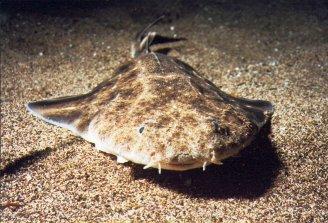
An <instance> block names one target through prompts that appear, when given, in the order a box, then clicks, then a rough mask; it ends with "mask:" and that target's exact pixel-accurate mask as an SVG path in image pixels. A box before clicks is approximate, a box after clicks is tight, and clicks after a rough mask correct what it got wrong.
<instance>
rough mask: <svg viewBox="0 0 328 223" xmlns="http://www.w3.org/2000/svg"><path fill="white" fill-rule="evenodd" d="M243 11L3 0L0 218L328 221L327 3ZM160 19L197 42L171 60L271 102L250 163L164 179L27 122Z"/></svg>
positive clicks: (100, 70) (122, 55)
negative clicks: (43, 102) (40, 103)
mask: <svg viewBox="0 0 328 223" xmlns="http://www.w3.org/2000/svg"><path fill="white" fill-rule="evenodd" d="M145 2H146V1H145ZM241 2H243V1H233V2H229V1H209V2H207V1H192V2H191V1H190V2H187V1H162V2H160V1H157V2H156V1H147V4H143V2H137V1H133V2H129V1H123V2H122V1H107V2H83V1H72V2H70V4H67V3H66V4H63V3H60V2H57V3H56V2H52V3H46V2H45V3H36V2H34V3H33V4H32V3H28V2H14V3H8V4H5V3H3V5H2V6H4V7H2V9H1V11H0V25H1V30H0V32H1V33H0V34H1V165H0V168H1V174H0V177H1V178H0V180H1V196H0V202H1V203H0V204H1V207H0V218H1V221H3V222H29V221H40V222H50V221H53V222H64V221H90V222H102V221H125V220H135V221H138V222H139V221H144V220H146V221H160V222H164V221H169V222H171V221H174V222H175V221H183V222H190V221H191V222H325V221H326V222H327V220H328V202H327V200H328V191H327V190H328V189H327V188H328V179H327V173H328V168H327V166H328V165H327V163H328V145H327V144H328V128H327V125H328V9H327V8H328V5H327V3H325V2H324V1H303V3H299V4H298V3H297V1H293V2H292V3H289V1H276V2H272V1H267V2H265V3H263V1H258V2H257V1H252V4H245V3H241ZM261 2H262V3H261ZM163 12H166V13H169V18H170V19H166V20H165V21H164V22H163V23H161V24H160V25H159V26H157V27H156V30H157V31H158V32H160V33H165V34H166V35H170V36H173V35H175V34H176V35H177V36H181V37H186V38H187V39H188V41H187V42H186V44H185V45H184V46H183V47H181V48H179V49H177V50H175V51H174V52H173V53H174V55H175V56H177V57H178V58H180V59H181V60H182V61H184V62H186V63H188V64H189V65H191V66H192V67H194V68H195V69H196V70H198V71H200V73H202V74H203V75H205V76H206V77H208V78H209V79H210V80H212V81H213V82H214V83H215V84H216V85H217V86H219V87H220V88H221V89H223V90H224V91H226V92H228V93H231V94H233V95H239V96H243V97H247V98H254V99H265V100H269V101H271V102H273V103H274V104H275V108H276V111H275V113H274V115H273V117H272V120H271V123H269V124H268V125H267V126H265V128H264V129H263V130H262V131H261V132H260V134H259V136H258V138H257V139H256V140H255V141H254V142H253V143H252V145H250V146H249V147H247V148H246V149H244V150H243V151H242V153H241V154H240V156H238V157H233V158H230V159H228V160H226V161H225V162H224V165H222V166H210V167H208V168H207V170H206V171H205V172H202V171H201V170H193V171H187V172H182V173H178V172H171V171H163V172H162V174H161V175H159V174H158V173H157V171H156V170H152V169H149V170H143V169H142V167H141V166H139V165H134V164H131V163H128V164H125V165H121V164H117V163H116V161H115V158H114V157H113V156H111V155H107V154H104V153H101V152H97V151H96V150H95V149H94V146H93V145H92V144H90V143H88V142H86V141H84V140H82V139H80V138H78V137H75V136H73V135H72V134H71V133H70V132H68V131H66V130H64V129H61V128H57V127H55V126H52V125H49V124H46V123H44V122H42V121H40V120H37V119H36V118H34V117H32V116H31V115H30V114H28V113H27V111H26V109H25V104H26V102H29V101H32V100H38V99H42V98H50V97H58V96H65V95H74V94H81V93H85V92H87V91H88V90H90V89H91V88H92V87H94V86H96V85H97V83H99V82H100V81H101V80H103V79H104V78H106V77H110V76H111V75H112V73H113V71H114V70H115V68H116V67H117V66H118V65H119V64H121V63H123V62H124V61H127V60H129V49H130V48H129V47H130V41H131V38H132V36H133V35H134V34H135V33H136V32H137V31H139V30H140V29H141V28H142V27H144V26H145V25H146V24H147V23H148V22H150V21H151V20H152V19H154V18H156V17H157V16H159V15H161V14H162V13H163ZM127 118H128V117H127Z"/></svg>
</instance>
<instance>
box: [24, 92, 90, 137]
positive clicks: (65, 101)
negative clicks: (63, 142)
mask: <svg viewBox="0 0 328 223" xmlns="http://www.w3.org/2000/svg"><path fill="white" fill-rule="evenodd" d="M86 97H87V95H78V96H70V97H60V98H55V99H49V100H41V101H35V102H30V103H28V104H27V105H26V107H27V110H28V111H29V112H30V113H31V114H32V115H34V116H36V117H38V118H40V119H42V120H44V121H46V122H48V123H50V124H53V125H56V126H60V127H63V128H66V129H68V130H71V131H72V132H74V133H76V134H80V133H81V132H83V131H84V128H85V127H86V123H85V122H86V120H85V118H83V116H82V115H83V114H82V111H83V113H85V109H86V106H85V104H84V103H83V101H84V99H85V98H86Z"/></svg>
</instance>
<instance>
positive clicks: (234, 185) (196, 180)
mask: <svg viewBox="0 0 328 223" xmlns="http://www.w3.org/2000/svg"><path fill="white" fill-rule="evenodd" d="M270 130H271V128H270V123H268V124H267V125H266V126H264V127H263V129H262V130H261V132H260V133H259V135H258V137H257V138H256V139H255V140H254V141H253V143H252V144H251V145H250V146H248V147H247V148H245V149H244V150H243V151H242V152H241V153H240V155H239V156H238V157H233V158H229V159H227V160H225V161H224V164H223V165H221V166H215V165H211V166H208V167H207V168H206V171H205V172H202V170H200V169H195V170H190V171H185V172H174V171H167V170H164V171H162V174H161V175H159V174H158V172H157V169H156V170H155V169H150V170H143V169H142V166H139V165H133V170H132V173H133V176H134V178H135V179H136V180H138V179H148V180H149V181H151V182H153V183H155V184H158V185H160V186H162V187H165V188H169V189H171V190H173V191H177V192H179V193H183V194H187V195H189V196H191V197H196V198H216V199H220V198H221V199H224V198H247V199H254V198H257V197H260V196H262V195H264V194H265V192H266V191H268V190H269V189H270V187H271V186H272V185H273V182H274V181H275V179H276V177H277V175H278V174H279V170H280V169H281V168H282V162H281V161H280V159H279V157H278V155H277V153H276V148H275V147H274V146H273V145H272V143H271V141H270V139H269V137H268V135H269V134H270Z"/></svg>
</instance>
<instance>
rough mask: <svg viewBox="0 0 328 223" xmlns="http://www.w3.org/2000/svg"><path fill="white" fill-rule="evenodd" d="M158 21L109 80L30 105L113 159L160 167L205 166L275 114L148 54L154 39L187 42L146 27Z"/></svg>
mask: <svg viewBox="0 0 328 223" xmlns="http://www.w3.org/2000/svg"><path fill="white" fill-rule="evenodd" d="M162 18H163V16H162V17H160V18H158V19H157V20H155V21H154V22H153V23H151V24H150V25H148V26H147V27H146V28H145V29H144V30H143V31H141V32H139V33H138V34H137V35H136V37H135V41H134V42H133V43H132V47H131V49H132V50H131V55H132V57H133V58H134V59H133V60H132V61H131V62H128V63H126V64H124V65H122V66H121V67H119V68H118V69H117V71H116V72H115V74H114V76H113V77H112V78H110V79H108V80H105V81H103V82H102V83H100V84H99V85H98V86H97V87H96V88H94V89H93V90H92V91H91V92H89V93H87V94H83V95H79V96H71V97H63V98H57V99H50V100H43V101H37V102H31V103H29V104H28V105H27V108H28V110H29V111H30V112H31V113H32V114H33V115H35V116H37V117H39V118H41V119H43V120H44V121H46V122H49V123H52V124H54V125H58V126H61V127H63V128H66V129H69V130H71V131H72V132H74V133H75V134H77V135H79V136H81V137H82V138H84V139H86V140H88V141H90V142H92V143H95V146H96V148H97V149H99V150H102V151H104V152H108V153H111V154H114V155H116V156H117V161H118V162H127V161H132V162H135V163H140V164H143V165H145V168H148V167H155V168H158V169H159V172H160V171H161V169H171V170H187V169H192V168H197V167H203V169H204V170H205V167H206V165H209V164H211V163H214V164H220V163H221V160H223V159H225V158H227V157H230V156H232V155H234V154H236V153H238V152H239V150H241V149H242V148H244V147H245V146H247V145H248V144H249V143H250V142H251V140H252V139H253V137H254V136H255V134H256V133H257V132H258V131H259V129H260V128H261V127H262V126H263V125H264V124H265V122H266V121H267V119H268V118H269V116H270V115H271V114H272V112H273V107H272V105H271V103H270V102H267V101H260V100H247V99H243V98H236V97H232V96H230V95H227V94H226V93H224V92H222V91H221V90H219V89H218V88H217V87H216V86H215V85H214V84H213V83H212V82H210V81H209V80H207V79H205V78H204V77H202V76H201V75H199V74H198V73H197V72H196V71H195V70H193V69H192V68H191V67H190V66H189V65H187V64H185V63H183V62H182V61H179V60H178V59H175V58H172V57H169V56H167V55H165V54H160V53H155V52H154V51H152V50H151V49H150V47H151V46H152V44H154V43H156V42H160V43H161V44H159V46H160V47H164V48H163V49H165V46H167V43H176V41H180V40H184V38H180V39H174V38H166V37H162V36H160V35H157V34H156V33H155V32H148V29H149V28H151V27H152V26H153V25H154V24H156V23H157V22H158V21H159V20H160V19H162ZM163 40H164V42H161V41H163ZM159 49H160V48H159Z"/></svg>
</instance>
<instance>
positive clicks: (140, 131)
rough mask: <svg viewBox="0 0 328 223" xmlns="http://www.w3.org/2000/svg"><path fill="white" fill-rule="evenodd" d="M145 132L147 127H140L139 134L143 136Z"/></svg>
mask: <svg viewBox="0 0 328 223" xmlns="http://www.w3.org/2000/svg"><path fill="white" fill-rule="evenodd" d="M144 130H145V127H144V126H142V127H140V129H139V133H140V134H141V133H142V132H143V131H144Z"/></svg>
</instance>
